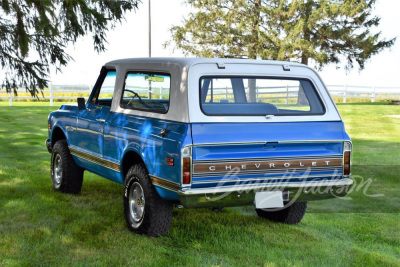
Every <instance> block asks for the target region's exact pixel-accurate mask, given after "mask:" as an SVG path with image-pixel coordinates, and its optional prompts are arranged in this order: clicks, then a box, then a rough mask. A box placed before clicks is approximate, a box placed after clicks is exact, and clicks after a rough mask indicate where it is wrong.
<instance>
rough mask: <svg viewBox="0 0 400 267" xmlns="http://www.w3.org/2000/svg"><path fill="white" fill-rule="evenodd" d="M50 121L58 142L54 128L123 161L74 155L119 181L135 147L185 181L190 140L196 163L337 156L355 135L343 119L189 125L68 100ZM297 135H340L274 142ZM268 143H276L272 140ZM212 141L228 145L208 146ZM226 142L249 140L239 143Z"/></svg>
mask: <svg viewBox="0 0 400 267" xmlns="http://www.w3.org/2000/svg"><path fill="white" fill-rule="evenodd" d="M98 119H103V120H105V122H99V121H97V120H98ZM49 123H50V124H51V129H50V130H49V136H50V141H51V142H52V144H53V145H54V143H53V141H52V138H53V136H54V135H53V132H54V131H56V130H57V131H59V130H61V131H62V132H63V133H64V135H65V137H66V138H67V141H68V145H69V146H70V148H74V149H77V150H79V151H82V152H85V153H87V154H90V155H92V156H94V157H96V158H98V159H102V160H105V161H107V162H110V163H115V164H117V165H119V166H120V168H119V170H115V169H111V168H108V167H106V166H103V165H101V164H98V163H95V162H93V161H90V160H87V159H84V158H81V157H78V156H74V159H75V161H76V163H77V164H78V165H79V166H81V167H82V168H84V169H86V170H89V171H91V172H93V173H96V174H98V175H101V176H103V177H105V178H107V179H110V180H112V181H115V182H118V183H123V182H124V177H123V176H124V174H123V172H122V169H123V167H124V166H123V158H124V157H125V155H127V153H131V152H134V153H136V154H138V155H139V156H140V157H141V158H142V160H143V162H144V163H145V165H146V167H147V169H148V171H149V174H150V175H153V176H156V177H160V178H163V179H165V180H168V181H171V182H174V183H177V184H180V180H181V149H182V148H183V147H184V146H186V145H192V144H193V145H194V146H193V150H192V151H193V152H192V153H193V155H192V157H193V161H194V162H195V161H199V160H218V159H246V158H247V159H248V158H275V157H309V156H327V157H329V156H335V155H336V156H337V155H341V154H342V153H343V143H342V142H343V141H348V140H350V138H349V136H348V135H347V134H346V132H345V130H344V126H343V122H341V121H336V122H289V123H288V122H286V123H206V124H200V123H196V124H189V123H180V122H173V121H165V120H158V119H152V118H146V117H138V116H133V115H126V114H121V113H114V112H110V108H108V107H101V108H98V107H96V106H94V105H91V104H87V109H86V110H78V109H77V107H75V106H67V105H64V106H62V107H61V108H60V109H59V110H57V111H55V112H53V113H51V114H50V116H49ZM161 129H167V130H168V132H167V134H166V136H164V137H163V136H161V133H160V131H161ZM294 140H296V141H312V140H315V141H320V140H337V142H326V143H324V142H315V143H312V142H310V143H301V142H299V143H290V144H288V143H273V142H275V141H294ZM251 142H253V144H252V143H251ZM266 142H272V145H269V143H266ZM210 143H225V144H224V145H213V146H206V145H205V144H210ZM226 143H249V144H245V145H240V146H238V145H234V144H226ZM202 144H203V146H202ZM167 157H168V158H173V159H174V166H169V165H167V164H166V158H167ZM304 174H305V173H304V172H301V171H298V172H296V171H295V172H293V173H290V175H291V176H296V177H297V176H301V175H304ZM341 174H342V173H341V171H336V172H334V171H319V172H314V173H313V175H314V176H318V177H319V178H321V179H323V178H324V177H330V176H332V175H337V176H340V175H341ZM290 175H289V176H288V177H290ZM281 176H282V173H272V174H263V175H261V176H260V174H250V175H240V176H238V177H237V179H239V180H241V181H246V180H251V179H254V178H259V179H265V181H268V179H270V178H274V177H281ZM221 179H222V177H218V176H216V177H200V176H196V177H193V178H192V181H193V184H192V188H199V187H212V186H216V185H217V184H218V183H219V182H220V180H221ZM291 181H297V180H296V179H292V180H291ZM196 182H202V183H196ZM232 184H235V182H234V181H230V182H226V183H224V185H232ZM156 189H157V191H158V193H159V194H160V196H161V197H163V198H165V199H169V200H179V197H178V194H177V192H174V191H170V190H166V189H163V188H161V187H158V186H156Z"/></svg>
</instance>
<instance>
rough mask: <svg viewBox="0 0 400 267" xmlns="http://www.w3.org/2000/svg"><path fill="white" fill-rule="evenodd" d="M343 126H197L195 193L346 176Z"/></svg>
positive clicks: (195, 138)
mask: <svg viewBox="0 0 400 267" xmlns="http://www.w3.org/2000/svg"><path fill="white" fill-rule="evenodd" d="M343 129H344V127H343V123H342V122H291V123H287V122H286V123H207V124H192V137H193V154H192V157H193V172H192V187H193V188H196V187H197V188H199V187H214V186H228V185H235V184H238V183H241V184H242V183H249V184H251V183H253V182H254V183H259V182H271V181H282V179H284V180H286V181H293V182H298V181H304V180H310V179H312V180H318V179H326V178H328V177H330V178H332V176H334V177H338V176H341V175H342V158H343V140H344V136H343Z"/></svg>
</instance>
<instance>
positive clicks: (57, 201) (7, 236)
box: [0, 102, 400, 266]
mask: <svg viewBox="0 0 400 267" xmlns="http://www.w3.org/2000/svg"><path fill="white" fill-rule="evenodd" d="M7 105H8V102H0V266H3V265H5V266H14V265H15V266H21V265H23V266H24V265H25V266H26V265H50V264H54V265H55V264H57V265H66V266H69V265H71V264H74V265H131V266H136V265H138V266H142V265H157V266H158V265H172V264H174V265H264V266H287V265H290V266H292V265H294V266H310V265H312V266H325V265H330V266H332V265H333V266H360V265H365V266H370V265H384V266H400V215H399V204H400V196H399V195H400V194H399V192H400V189H399V186H400V181H399V179H400V177H399V176H400V168H399V165H400V164H399V162H400V119H396V118H390V117H384V116H383V115H395V114H400V107H399V106H391V105H387V104H379V103H376V104H370V103H368V104H362V103H357V104H340V105H339V106H338V107H339V109H340V111H341V113H342V116H343V118H344V121H345V123H346V127H347V131H348V133H349V134H350V136H351V137H352V139H353V145H354V153H353V164H354V165H355V167H354V168H353V174H355V175H362V176H363V177H367V178H372V179H373V181H374V182H373V183H372V185H371V187H370V188H369V191H368V192H369V193H370V194H378V193H381V194H385V197H383V198H368V197H365V196H364V195H363V194H362V192H355V193H354V194H352V195H351V196H352V198H353V199H352V200H341V199H333V200H324V201H319V202H309V212H308V213H307V214H306V215H305V217H304V219H303V221H302V222H301V223H300V224H298V225H295V226H288V225H282V224H277V223H272V222H268V221H265V220H263V219H260V218H258V217H257V215H256V213H255V212H254V210H253V208H251V207H244V208H229V209H224V210H223V211H222V212H213V211H211V210H208V209H198V210H187V209H175V210H174V218H173V222H172V226H171V229H170V231H169V233H168V235H167V236H165V237H161V238H148V237H145V236H139V235H135V234H132V233H131V232H129V231H128V230H127V228H126V226H125V221H124V215H123V207H122V185H119V184H116V183H113V182H110V181H108V180H106V179H103V178H100V177H98V176H95V175H92V174H88V173H85V178H84V183H83V188H82V192H81V193H80V194H79V195H66V194H62V193H59V192H55V191H54V190H53V188H52V185H51V180H50V168H49V165H50V163H49V161H50V154H49V153H48V152H47V150H46V148H45V145H44V140H45V139H46V138H47V116H48V114H49V112H50V111H52V110H54V109H56V107H49V106H48V103H14V106H13V107H8V106H7ZM385 210H386V211H388V212H383V211H385ZM338 211H340V212H338ZM351 211H355V212H357V213H352V212H351Z"/></svg>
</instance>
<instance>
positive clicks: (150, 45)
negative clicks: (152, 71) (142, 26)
mask: <svg viewBox="0 0 400 267" xmlns="http://www.w3.org/2000/svg"><path fill="white" fill-rule="evenodd" d="M149 57H151V0H149Z"/></svg>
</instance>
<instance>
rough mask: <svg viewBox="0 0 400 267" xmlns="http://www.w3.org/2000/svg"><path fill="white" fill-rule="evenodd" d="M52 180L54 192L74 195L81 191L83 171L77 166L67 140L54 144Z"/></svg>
mask: <svg viewBox="0 0 400 267" xmlns="http://www.w3.org/2000/svg"><path fill="white" fill-rule="evenodd" d="M51 180H52V182H53V188H54V190H57V191H61V192H63V193H72V194H77V193H79V192H80V191H81V188H82V181H83V169H82V168H81V167H79V166H78V165H76V163H75V161H74V159H73V158H72V155H71V153H70V151H69V148H68V143H67V141H66V140H60V141H57V142H56V143H55V144H54V147H53V150H52V154H51Z"/></svg>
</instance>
